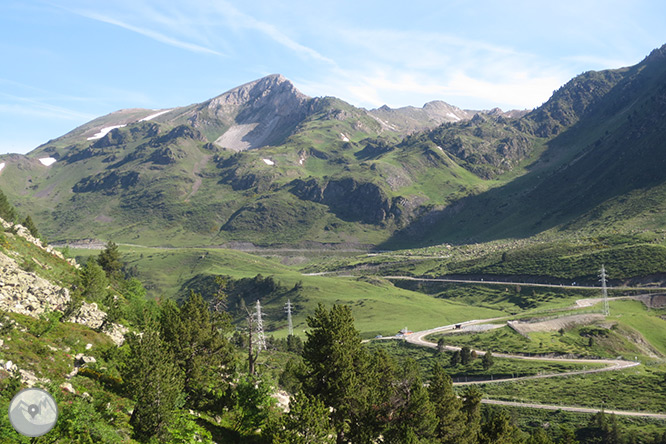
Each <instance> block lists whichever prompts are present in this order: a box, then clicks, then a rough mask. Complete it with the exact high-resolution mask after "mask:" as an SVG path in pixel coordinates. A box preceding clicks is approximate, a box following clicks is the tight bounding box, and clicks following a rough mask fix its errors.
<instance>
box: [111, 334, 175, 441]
mask: <svg viewBox="0 0 666 444" xmlns="http://www.w3.org/2000/svg"><path fill="white" fill-rule="evenodd" d="M127 345H128V347H129V353H128V355H127V359H126V361H125V365H124V366H123V367H122V370H121V371H122V378H123V381H124V382H125V384H126V388H127V392H128V393H129V394H131V395H132V396H133V397H134V400H135V401H136V404H135V406H134V411H133V412H132V416H131V417H130V425H131V426H132V427H133V429H134V434H135V437H136V439H137V440H139V441H142V442H146V441H148V440H149V439H151V438H152V437H156V438H157V439H159V440H160V441H162V442H166V441H168V439H167V438H168V436H167V435H168V432H167V427H168V425H169V424H170V421H171V418H172V415H173V412H174V410H175V409H176V407H177V402H178V398H179V396H180V392H181V390H182V387H183V375H182V372H181V371H180V369H179V368H178V366H177V365H176V364H175V362H174V356H173V354H172V353H171V351H170V350H169V348H168V347H167V346H166V345H165V344H164V342H163V341H162V339H161V338H160V334H159V332H158V331H157V326H156V325H149V326H148V328H147V329H146V330H145V331H144V332H143V334H142V335H141V336H139V335H131V336H129V337H128V339H127Z"/></svg>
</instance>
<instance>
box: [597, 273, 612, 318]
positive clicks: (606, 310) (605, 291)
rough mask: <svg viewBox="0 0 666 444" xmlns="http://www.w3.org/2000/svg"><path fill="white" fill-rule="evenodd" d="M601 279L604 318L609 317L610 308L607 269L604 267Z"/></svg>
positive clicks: (600, 275) (600, 274)
mask: <svg viewBox="0 0 666 444" xmlns="http://www.w3.org/2000/svg"><path fill="white" fill-rule="evenodd" d="M599 277H600V278H601V279H600V280H601V293H602V295H603V298H604V316H609V315H610V308H609V307H608V289H607V288H606V278H607V277H608V275H607V274H606V268H605V267H604V266H603V265H602V266H601V272H600V273H599Z"/></svg>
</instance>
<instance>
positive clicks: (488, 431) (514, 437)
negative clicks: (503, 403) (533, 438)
mask: <svg viewBox="0 0 666 444" xmlns="http://www.w3.org/2000/svg"><path fill="white" fill-rule="evenodd" d="M520 435H521V432H520V430H519V429H518V428H517V427H516V426H515V425H514V424H513V422H512V421H511V417H509V415H508V414H507V413H506V412H505V411H504V410H500V411H497V412H494V413H493V414H492V415H491V417H490V419H489V420H488V421H486V422H484V423H483V425H482V426H481V434H480V437H479V438H480V439H479V443H480V444H514V443H516V442H522V439H521V436H520Z"/></svg>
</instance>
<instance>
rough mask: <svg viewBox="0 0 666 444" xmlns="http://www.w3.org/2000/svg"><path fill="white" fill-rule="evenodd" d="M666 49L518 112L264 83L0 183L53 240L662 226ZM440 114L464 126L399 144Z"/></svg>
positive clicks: (353, 237)
mask: <svg viewBox="0 0 666 444" xmlns="http://www.w3.org/2000/svg"><path fill="white" fill-rule="evenodd" d="M664 52H666V49H664V48H661V49H659V50H655V51H654V52H653V53H652V54H651V55H650V56H649V57H647V58H646V59H645V60H644V61H643V62H641V63H640V64H638V65H636V66H634V67H630V68H623V69H618V70H608V71H600V72H588V73H584V74H582V75H580V76H578V77H576V78H574V79H572V80H571V81H570V82H568V83H567V84H566V85H564V86H563V87H562V88H560V89H559V90H558V91H556V92H555V93H554V94H553V96H552V97H551V99H550V100H549V101H548V102H546V103H545V104H544V105H543V106H541V107H539V108H537V109H536V110H534V111H532V112H530V113H528V114H526V115H521V113H519V114H518V115H519V117H517V118H509V117H507V116H506V115H504V114H502V113H499V112H496V111H492V112H485V113H477V114H475V115H474V116H473V117H471V118H468V117H469V114H465V113H467V112H463V111H462V110H458V109H457V108H453V107H450V106H448V105H446V104H443V103H439V102H437V103H435V102H433V103H430V104H427V105H426V106H425V107H424V108H422V109H417V108H405V109H398V110H390V109H388V108H380V109H379V110H373V111H370V112H369V111H366V110H364V109H360V108H355V107H353V106H351V105H349V104H347V103H345V102H343V101H341V100H339V99H336V98H332V97H324V98H309V97H307V96H305V95H303V94H301V93H300V92H298V90H296V88H295V87H294V86H293V85H292V84H291V83H290V82H289V81H288V80H286V79H285V78H284V77H282V76H279V75H274V76H268V77H266V78H263V79H259V80H257V81H254V82H250V83H248V84H246V85H242V86H240V87H238V88H235V89H233V90H231V91H228V92H227V93H224V94H222V95H220V96H218V97H216V98H214V99H211V100H209V101H206V102H203V103H200V104H194V105H190V106H187V107H182V108H174V109H169V110H161V111H156V110H136V109H134V110H123V111H119V112H117V113H113V114H110V115H108V116H104V117H101V118H99V119H96V120H94V121H92V122H90V123H88V124H86V125H83V126H82V127H80V128H77V129H75V130H73V131H72V132H70V133H68V134H66V135H64V136H63V137H61V138H59V139H55V140H53V141H50V142H49V143H47V144H45V145H43V146H41V147H39V148H38V149H36V150H35V151H33V152H32V153H30V154H28V155H27V156H18V155H12V156H3V158H2V159H0V160H1V161H3V162H5V163H6V167H5V168H4V169H3V170H2V171H1V172H0V188H2V189H3V190H4V191H5V192H6V194H7V195H8V196H9V197H10V198H11V200H12V201H13V202H15V203H16V204H17V206H18V207H19V209H26V210H27V209H30V210H29V212H30V213H31V214H34V217H35V219H36V220H37V221H38V223H39V225H40V226H41V227H44V228H43V232H44V233H45V234H46V236H47V237H48V238H49V239H51V240H57V241H70V240H75V239H84V238H100V239H114V240H115V241H117V242H125V243H135V244H141V245H153V246H168V245H174V246H179V245H196V246H209V245H227V246H228V245H232V244H233V243H235V242H251V243H254V244H257V245H263V246H268V245H273V246H281V245H282V246H284V245H300V246H306V247H310V248H312V247H316V246H317V245H322V244H334V245H338V246H348V245H354V246H363V247H370V246H377V245H381V246H382V247H389V248H391V247H395V246H411V245H414V244H422V245H428V244H439V243H442V242H468V241H479V240H494V239H503V238H507V237H509V238H511V237H529V236H532V235H537V234H541V233H555V234H556V231H554V230H565V231H567V232H581V231H583V232H592V233H596V232H598V231H605V230H606V231H607V230H611V231H612V230H620V231H626V230H633V229H651V230H654V229H659V228H661V227H662V226H663V222H664V217H663V214H664V213H663V202H664V199H662V196H663V182H664V181H663V179H664V177H663V174H664V173H663V171H664V168H663V162H664V156H663V153H662V148H663V142H662V141H663V140H664V137H663V132H664V131H665V130H664V128H663V125H661V122H663V117H664V115H665V111H664V100H663V98H664V88H666V75H665V72H666V63H665V62H664ZM453 111H455V112H459V114H460V115H459V116H458V115H455V117H456V119H467V120H461V121H458V122H448V123H447V122H445V123H442V124H441V125H439V126H436V127H432V126H430V128H429V129H427V128H426V129H425V130H423V131H420V132H412V133H411V134H407V133H408V132H410V131H413V130H414V128H416V127H418V126H419V125H425V126H426V127H428V125H435V124H438V123H440V122H441V121H442V119H444V118H445V117H446V115H447V114H448V113H452V114H455V113H453ZM391 119H393V120H394V121H395V122H394V123H396V122H398V120H400V119H407V120H404V121H405V122H407V123H405V125H404V126H403V127H402V128H398V127H397V123H396V125H394V124H392V123H391V121H392V120H391ZM409 119H411V120H409ZM452 119H453V118H452ZM48 158H51V161H50V162H54V161H55V163H52V164H50V163H49V162H48V161H46V162H45V160H48Z"/></svg>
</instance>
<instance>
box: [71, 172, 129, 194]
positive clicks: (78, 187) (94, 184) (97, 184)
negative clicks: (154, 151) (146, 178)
mask: <svg viewBox="0 0 666 444" xmlns="http://www.w3.org/2000/svg"><path fill="white" fill-rule="evenodd" d="M138 180H139V173H137V172H136V171H126V172H121V173H118V172H117V171H110V172H108V171H105V172H103V173H99V174H95V175H94V176H88V177H84V178H83V179H81V180H80V181H78V182H77V183H76V184H74V186H73V187H72V191H74V192H75V193H90V192H94V191H101V192H103V193H104V194H116V193H117V192H119V191H120V190H121V189H127V188H129V187H131V186H132V185H134V184H136V183H137V182H138Z"/></svg>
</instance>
